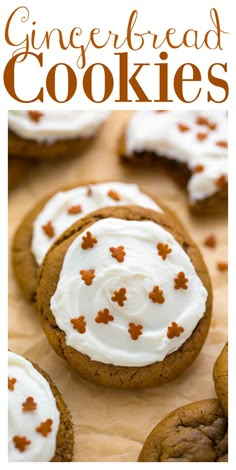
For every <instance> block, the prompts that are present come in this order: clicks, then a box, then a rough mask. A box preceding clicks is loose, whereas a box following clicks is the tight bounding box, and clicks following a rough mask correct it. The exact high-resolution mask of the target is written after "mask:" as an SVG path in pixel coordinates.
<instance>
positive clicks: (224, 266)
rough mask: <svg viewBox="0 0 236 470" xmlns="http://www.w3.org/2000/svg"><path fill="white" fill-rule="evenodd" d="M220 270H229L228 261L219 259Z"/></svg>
mask: <svg viewBox="0 0 236 470" xmlns="http://www.w3.org/2000/svg"><path fill="white" fill-rule="evenodd" d="M217 269H218V271H221V272H223V271H228V263H227V262H226V261H218V263H217Z"/></svg>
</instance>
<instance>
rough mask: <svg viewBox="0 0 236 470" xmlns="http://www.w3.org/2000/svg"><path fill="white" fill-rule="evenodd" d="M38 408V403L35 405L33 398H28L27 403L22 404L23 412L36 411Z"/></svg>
mask: <svg viewBox="0 0 236 470" xmlns="http://www.w3.org/2000/svg"><path fill="white" fill-rule="evenodd" d="M36 408H37V403H35V401H34V399H33V398H32V397H28V398H26V400H25V402H24V403H22V411H24V412H25V411H34V410H36Z"/></svg>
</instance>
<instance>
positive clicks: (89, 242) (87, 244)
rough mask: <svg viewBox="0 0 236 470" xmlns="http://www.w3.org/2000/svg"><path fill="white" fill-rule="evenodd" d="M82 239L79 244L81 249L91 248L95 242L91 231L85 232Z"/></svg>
mask: <svg viewBox="0 0 236 470" xmlns="http://www.w3.org/2000/svg"><path fill="white" fill-rule="evenodd" d="M82 240H83V242H82V244H81V247H82V248H83V250H87V249H88V248H93V246H94V245H95V243H97V239H96V238H94V237H93V236H92V234H91V232H86V235H85V236H84V237H82Z"/></svg>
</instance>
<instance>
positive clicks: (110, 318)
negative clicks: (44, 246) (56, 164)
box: [37, 206, 212, 388]
mask: <svg viewBox="0 0 236 470" xmlns="http://www.w3.org/2000/svg"><path fill="white" fill-rule="evenodd" d="M211 303H212V293H211V283H210V279H209V275H208V272H207V268H206V266H205V264H204V262H203V260H202V257H201V254H200V252H199V250H198V248H197V246H196V245H195V244H194V242H193V241H192V240H191V239H190V237H189V236H188V235H187V233H186V232H185V230H184V229H183V228H182V227H181V226H177V227H176V226H175V224H174V223H173V221H172V220H171V219H170V218H168V217H167V216H166V215H165V214H164V213H158V212H156V211H153V210H151V209H145V208H141V207H137V206H123V207H111V208H108V207H107V208H104V209H101V210H99V211H97V212H94V213H92V214H90V215H88V216H87V217H85V218H83V219H81V220H80V221H78V222H76V223H75V224H74V225H73V226H72V227H70V228H69V229H68V230H67V231H65V232H64V233H63V234H62V235H61V237H59V238H58V239H57V240H56V242H55V243H54V245H53V246H52V247H51V248H50V250H49V251H48V253H47V255H46V256H45V258H44V261H43V263H42V265H41V269H40V273H39V281H38V290H37V307H38V312H39V314H40V317H41V321H42V326H43V328H44V331H45V333H46V335H47V337H48V340H49V342H50V343H51V345H52V346H53V348H54V349H55V351H56V352H57V353H58V354H59V355H61V356H62V357H63V358H65V359H66V360H67V361H68V363H69V364H70V366H71V367H72V369H74V370H75V371H76V372H77V373H78V374H79V375H81V376H82V377H85V378H87V379H88V380H91V381H94V382H96V383H98V384H102V385H105V386H110V387H117V388H119V387H120V388H138V387H146V386H155V385H160V384H162V383H164V382H167V381H170V380H172V379H173V378H175V377H177V376H178V375H179V374H180V373H181V372H183V371H184V370H185V369H186V368H187V367H188V366H189V365H190V364H191V363H192V362H193V361H194V359H195V358H196V357H197V355H198V354H199V352H200V349H201V347H202V345H203V343H204V340H205V338H206V335H207V332H208V328H209V324H210V319H211Z"/></svg>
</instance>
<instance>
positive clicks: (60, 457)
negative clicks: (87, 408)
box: [8, 360, 74, 462]
mask: <svg viewBox="0 0 236 470" xmlns="http://www.w3.org/2000/svg"><path fill="white" fill-rule="evenodd" d="M28 361H29V360H28ZM29 362H31V361H29ZM31 364H32V366H33V367H34V368H35V369H36V370H37V371H38V372H39V373H40V374H41V375H42V376H43V377H44V378H45V380H46V381H47V382H48V384H49V385H50V388H51V391H52V394H53V396H54V398H55V400H56V405H57V409H58V411H59V413H60V423H59V428H58V431H57V436H56V451H55V455H54V457H53V458H52V460H51V462H71V461H72V457H73V447H74V431H73V424H72V420H71V414H70V411H69V409H68V407H67V405H66V404H65V402H64V400H63V398H62V396H61V394H60V392H59V390H58V388H57V387H56V385H55V384H54V382H53V381H52V380H51V378H50V377H49V375H48V374H47V373H46V372H45V371H44V370H42V369H41V368H40V367H39V366H38V364H35V363H32V362H31ZM13 380H14V381H15V382H16V383H17V381H16V379H13ZM10 385H11V384H10ZM14 387H15V384H14V385H13V388H11V390H13V389H14ZM8 388H9V382H8ZM25 394H26V396H27V384H25ZM30 400H31V401H32V402H33V401H34V400H32V398H30ZM26 405H27V401H26ZM35 406H37V404H36V405H35ZM23 411H26V409H25V410H23ZM22 432H23V430H22Z"/></svg>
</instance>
